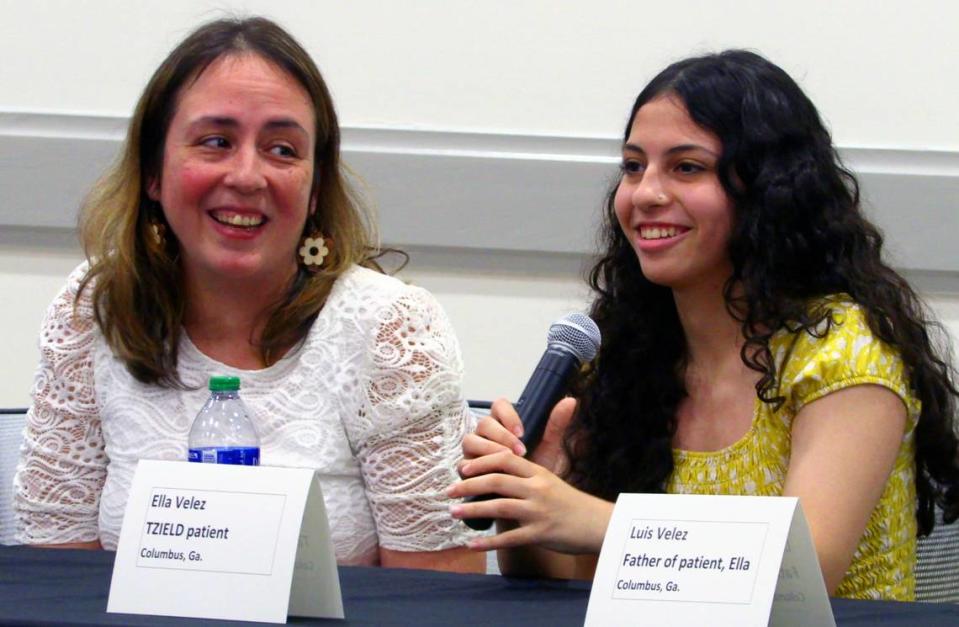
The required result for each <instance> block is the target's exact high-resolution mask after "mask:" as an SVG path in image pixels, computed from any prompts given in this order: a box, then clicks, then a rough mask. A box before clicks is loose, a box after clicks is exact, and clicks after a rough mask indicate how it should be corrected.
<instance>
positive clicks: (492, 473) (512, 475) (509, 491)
mask: <svg viewBox="0 0 959 627" xmlns="http://www.w3.org/2000/svg"><path fill="white" fill-rule="evenodd" d="M540 472H546V471H545V470H544V469H542V468H540V467H539V466H537V465H536V464H534V463H532V462H530V461H528V460H526V459H524V458H522V457H518V456H516V455H513V454H512V453H510V452H509V451H499V452H497V453H493V454H492V455H486V456H484V457H479V458H477V459H473V460H469V461H468V462H466V463H465V464H463V465H462V466H460V467H459V473H460V476H461V477H463V478H464V481H461V482H459V483H454V484H453V485H452V486H450V487H449V489H447V491H446V494H447V495H448V496H450V497H451V498H459V497H463V496H472V495H474V494H489V493H496V494H502V495H504V496H519V497H525V496H526V492H525V491H522V490H520V489H518V488H517V487H515V485H514V484H512V483H510V482H509V479H516V480H517V481H519V480H522V479H528V478H530V477H533V476H535V475H536V474H538V473H540Z"/></svg>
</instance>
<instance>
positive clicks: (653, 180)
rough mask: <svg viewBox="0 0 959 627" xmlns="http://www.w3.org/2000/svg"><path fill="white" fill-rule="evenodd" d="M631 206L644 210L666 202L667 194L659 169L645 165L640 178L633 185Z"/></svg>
mask: <svg viewBox="0 0 959 627" xmlns="http://www.w3.org/2000/svg"><path fill="white" fill-rule="evenodd" d="M631 200H632V202H633V206H634V207H636V208H638V209H642V210H645V211H648V210H651V209H654V208H656V207H659V206H661V205H664V204H666V202H667V200H668V196H667V194H666V189H665V186H664V184H663V180H662V177H661V175H660V172H659V170H658V169H657V168H656V167H655V166H653V165H647V167H646V170H645V171H644V172H643V178H641V179H640V180H639V181H638V182H637V183H636V185H635V186H634V187H633V193H632V195H631Z"/></svg>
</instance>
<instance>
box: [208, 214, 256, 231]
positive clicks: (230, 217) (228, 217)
mask: <svg viewBox="0 0 959 627" xmlns="http://www.w3.org/2000/svg"><path fill="white" fill-rule="evenodd" d="M213 219H214V220H216V221H217V222H222V223H223V224H229V225H230V226H244V227H249V226H260V225H261V224H263V216H251V215H242V214H239V213H231V212H225V211H224V212H216V213H214V214H213Z"/></svg>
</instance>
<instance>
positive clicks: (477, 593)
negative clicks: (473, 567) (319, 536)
mask: <svg viewBox="0 0 959 627" xmlns="http://www.w3.org/2000/svg"><path fill="white" fill-rule="evenodd" d="M113 558H114V554H113V553H110V552H106V551H70V550H53V549H33V548H27V547H0V624H2V625H190V624H216V625H231V624H234V625H249V624H250V623H241V622H230V621H210V620H192V619H183V618H168V617H162V616H137V615H131V614H107V613H106V607H107V596H108V594H109V590H110V577H111V574H112V570H113ZM340 585H341V587H342V590H343V602H344V606H345V610H346V620H345V621H334V620H316V619H303V618H291V619H290V620H289V622H290V624H294V625H314V624H329V625H423V626H427V625H444V626H446V625H470V626H480V625H497V626H504V625H551V626H552V625H556V626H563V625H582V624H583V620H584V618H585V616H586V604H587V601H588V600H589V584H588V583H585V582H566V581H553V580H541V579H540V580H533V579H513V578H509V577H499V576H493V575H455V574H449V573H439V572H433V571H419V570H400V569H388V568H358V567H340ZM217 602H218V601H217V599H210V603H217ZM832 604H833V612H834V613H835V616H836V623H837V624H838V625H841V626H845V625H883V626H886V625H888V626H892V625H896V626H899V625H901V626H906V625H908V626H910V627H911V626H921V627H937V626H940V625H942V626H946V625H950V626H955V625H959V605H952V604H924V603H894V602H884V601H849V600H845V599H833V600H832ZM637 618H640V617H637ZM637 624H642V623H637Z"/></svg>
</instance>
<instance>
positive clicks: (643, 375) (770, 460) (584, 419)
mask: <svg viewBox="0 0 959 627" xmlns="http://www.w3.org/2000/svg"><path fill="white" fill-rule="evenodd" d="M604 233H605V241H606V250H605V251H604V253H603V255H602V258H601V259H600V260H599V262H598V263H597V264H596V266H595V267H594V268H593V270H592V272H591V274H590V283H591V285H592V287H593V288H594V290H595V291H596V299H595V301H594V303H593V307H592V316H593V317H594V319H595V320H596V322H597V324H598V325H599V327H600V329H601V331H602V334H603V342H602V346H601V348H600V352H599V355H598V357H597V359H596V361H595V362H594V363H593V364H592V366H591V368H590V369H589V371H588V372H587V373H584V377H583V379H582V381H580V382H579V385H578V389H577V390H575V391H574V396H575V397H576V399H575V400H573V399H566V400H564V401H562V402H561V403H560V404H558V405H557V407H556V408H555V409H554V411H553V415H552V416H551V419H550V425H549V427H548V429H547V435H546V436H545V437H544V440H543V442H542V443H541V445H540V446H539V447H538V448H537V449H536V450H535V451H533V452H532V454H531V455H530V459H529V460H527V459H524V458H522V457H520V455H517V454H516V453H519V454H522V453H523V452H524V451H523V446H522V444H521V443H520V442H519V440H518V439H517V437H516V436H517V435H518V434H519V433H521V431H522V426H521V424H520V421H519V419H518V417H517V415H516V412H515V411H514V410H513V408H512V406H511V405H510V404H509V403H507V402H505V401H498V402H497V403H496V404H494V406H493V410H492V416H491V417H488V418H485V419H484V420H483V421H481V423H480V425H479V426H478V428H477V431H476V433H474V434H471V435H469V436H467V437H466V438H465V439H464V445H463V448H464V452H465V454H466V461H465V462H464V463H463V464H462V465H461V467H460V474H461V476H463V477H464V478H465V480H464V481H462V482H460V483H458V484H455V485H454V486H453V487H452V488H451V489H450V491H449V493H450V495H451V496H466V495H472V494H485V493H496V494H499V495H502V497H503V498H498V499H493V500H489V501H485V502H477V503H470V504H462V505H456V506H454V507H453V513H454V516H456V517H459V518H472V517H490V518H497V519H499V532H500V533H499V534H498V535H496V536H493V537H490V538H483V539H479V540H476V541H474V542H473V547H474V548H477V549H483V550H488V549H503V550H502V551H501V552H500V562H501V566H502V568H503V570H504V572H510V573H524V572H525V573H537V574H547V575H552V576H585V577H589V576H591V575H592V572H593V570H594V569H595V558H596V555H597V553H598V552H599V549H600V546H601V544H602V540H603V535H604V533H605V529H606V526H607V524H608V522H609V517H610V514H611V511H612V507H613V504H612V502H611V501H613V500H615V499H616V496H617V495H618V494H619V493H620V492H668V493H697V494H746V495H789V496H798V497H799V498H800V500H801V503H802V507H803V510H804V512H805V514H806V517H807V518H808V520H809V524H810V528H811V531H812V535H813V540H814V542H815V545H816V550H817V553H818V556H819V561H820V565H821V567H822V572H823V576H824V579H825V582H826V587H827V590H828V591H829V593H830V594H834V595H838V596H846V597H867V598H869V597H871V598H887V599H911V598H913V596H914V588H915V577H914V572H913V570H914V564H915V551H916V536H917V535H919V534H924V533H928V532H929V531H930V530H931V528H932V526H933V525H934V508H935V506H936V505H937V504H938V505H939V506H941V507H942V508H943V509H944V512H945V518H946V520H947V521H948V520H954V519H955V518H956V517H957V515H959V467H957V458H956V451H957V441H956V435H955V433H954V431H953V426H952V425H953V422H952V421H953V415H954V412H955V399H956V394H957V392H956V386H955V383H954V379H955V376H954V372H953V369H952V367H951V365H950V362H949V360H948V354H947V352H946V351H945V350H944V348H943V346H942V345H940V343H939V342H937V341H936V339H935V338H934V337H931V335H930V334H931V333H932V331H938V330H939V329H940V327H939V326H938V325H937V324H936V323H935V322H933V321H932V320H931V319H930V316H929V314H928V313H927V312H926V310H925V308H924V306H923V305H922V303H921V302H920V299H919V298H918V297H917V295H916V293H915V292H914V291H913V290H912V289H911V288H910V287H909V285H908V284H907V283H906V281H905V280H904V279H903V278H902V277H900V276H899V275H898V274H897V273H896V272H895V271H893V270H892V269H891V268H890V267H889V266H888V265H887V264H886V263H885V262H884V261H883V259H882V254H881V252H882V237H881V235H880V233H879V232H878V231H877V229H876V228H875V227H874V226H873V225H871V224H870V223H869V222H868V221H867V220H866V218H865V217H864V216H863V214H862V211H861V209H860V202H859V190H858V185H857V183H856V180H855V178H854V177H853V175H852V174H851V173H850V172H849V171H848V170H847V169H846V168H844V167H843V165H842V164H841V162H840V160H839V157H838V155H837V154H836V150H835V148H834V147H833V145H832V141H831V138H830V135H829V133H828V131H827V130H826V128H825V126H824V125H823V123H822V121H821V119H820V117H819V114H818V113H817V111H816V109H815V107H814V106H813V104H812V103H811V102H810V101H809V99H808V98H807V97H806V96H805V95H804V94H803V92H802V90H801V89H800V88H799V86H798V85H797V84H796V83H795V82H794V81H793V80H792V79H791V78H790V77H789V76H788V75H787V74H786V73H785V72H784V71H782V70H781V69H780V68H778V67H776V66H775V65H773V64H772V63H770V62H769V61H767V60H765V59H763V58H762V57H760V56H758V55H756V54H753V53H750V52H745V51H736V50H733V51H727V52H723V53H721V54H715V55H708V56H703V57H697V58H690V59H686V60H683V61H680V62H677V63H675V64H673V65H671V66H669V67H668V68H666V69H665V70H664V71H663V72H662V73H660V74H659V75H658V76H656V78H654V79H653V80H652V82H651V83H650V84H649V85H648V86H647V87H646V88H645V89H644V90H643V91H642V92H641V93H640V94H639V96H638V98H637V99H636V102H635V104H634V105H633V109H632V113H631V115H630V118H629V123H628V124H627V126H626V132H625V136H624V142H623V160H622V176H621V178H620V179H619V181H618V183H617V184H616V186H615V188H614V189H613V190H612V192H611V193H610V195H609V198H608V202H607V205H606V220H605V227H604ZM940 339H941V336H940ZM561 441H562V442H564V443H565V446H560V445H559V443H560V442H561ZM559 477H563V478H564V479H565V481H564V480H563V479H560V478H559Z"/></svg>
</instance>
